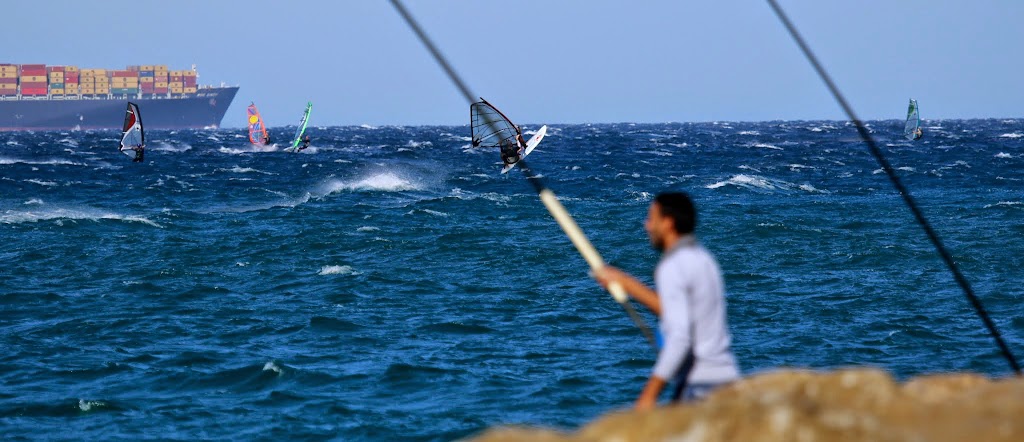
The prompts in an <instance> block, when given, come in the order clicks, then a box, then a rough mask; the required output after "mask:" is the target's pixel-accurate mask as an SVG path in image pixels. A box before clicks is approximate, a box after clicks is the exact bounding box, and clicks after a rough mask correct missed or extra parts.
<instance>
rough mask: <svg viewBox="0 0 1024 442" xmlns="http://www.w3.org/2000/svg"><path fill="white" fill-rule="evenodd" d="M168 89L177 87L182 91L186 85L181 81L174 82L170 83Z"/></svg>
mask: <svg viewBox="0 0 1024 442" xmlns="http://www.w3.org/2000/svg"><path fill="white" fill-rule="evenodd" d="M167 87H176V88H179V89H180V88H183V87H185V83H183V82H181V81H172V82H170V83H167Z"/></svg>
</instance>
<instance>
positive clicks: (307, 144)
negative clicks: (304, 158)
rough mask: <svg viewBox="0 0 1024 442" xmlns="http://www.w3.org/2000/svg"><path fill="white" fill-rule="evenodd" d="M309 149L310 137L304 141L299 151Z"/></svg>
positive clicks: (307, 136)
mask: <svg viewBox="0 0 1024 442" xmlns="http://www.w3.org/2000/svg"><path fill="white" fill-rule="evenodd" d="M307 147H309V135H306V138H303V139H302V146H299V150H302V149H305V148H307Z"/></svg>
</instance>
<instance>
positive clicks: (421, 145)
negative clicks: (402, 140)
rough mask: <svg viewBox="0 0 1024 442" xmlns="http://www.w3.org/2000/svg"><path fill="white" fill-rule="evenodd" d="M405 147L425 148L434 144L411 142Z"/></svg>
mask: <svg viewBox="0 0 1024 442" xmlns="http://www.w3.org/2000/svg"><path fill="white" fill-rule="evenodd" d="M405 145H406V146H408V147H423V146H433V145H434V143H431V142H429V141H413V140H409V142H408V143H406V144H405Z"/></svg>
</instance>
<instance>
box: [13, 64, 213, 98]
mask: <svg viewBox="0 0 1024 442" xmlns="http://www.w3.org/2000/svg"><path fill="white" fill-rule="evenodd" d="M196 78H197V76H196V72H195V71H191V70H185V71H168V69H167V65H139V66H128V67H127V69H125V70H123V71H119V70H106V69H78V67H77V66H46V65H43V64H23V65H15V64H0V97H3V96H16V95H18V94H21V96H23V97H50V98H63V97H73V98H77V97H82V96H86V97H106V96H109V95H118V96H125V95H129V96H130V95H138V94H140V93H141V94H143V95H150V94H152V95H167V94H178V95H180V94H194V93H196V92H198V86H197V84H196Z"/></svg>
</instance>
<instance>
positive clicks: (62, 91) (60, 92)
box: [50, 89, 64, 95]
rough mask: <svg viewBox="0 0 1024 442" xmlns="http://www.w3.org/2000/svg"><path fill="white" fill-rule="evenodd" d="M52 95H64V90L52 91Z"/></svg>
mask: <svg viewBox="0 0 1024 442" xmlns="http://www.w3.org/2000/svg"><path fill="white" fill-rule="evenodd" d="M50 95H64V89H50Z"/></svg>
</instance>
